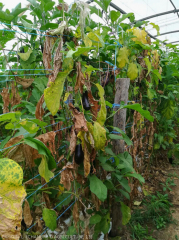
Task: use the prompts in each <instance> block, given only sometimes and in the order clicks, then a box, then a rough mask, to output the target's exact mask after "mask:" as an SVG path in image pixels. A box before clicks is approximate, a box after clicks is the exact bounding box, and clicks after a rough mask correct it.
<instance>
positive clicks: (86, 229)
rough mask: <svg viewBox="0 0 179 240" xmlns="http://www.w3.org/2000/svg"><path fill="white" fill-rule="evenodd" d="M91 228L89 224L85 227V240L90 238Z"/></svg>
mask: <svg viewBox="0 0 179 240" xmlns="http://www.w3.org/2000/svg"><path fill="white" fill-rule="evenodd" d="M89 234H90V233H89V228H88V226H87V227H86V228H85V231H84V238H83V240H90V236H89Z"/></svg>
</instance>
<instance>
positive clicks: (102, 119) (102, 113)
mask: <svg viewBox="0 0 179 240" xmlns="http://www.w3.org/2000/svg"><path fill="white" fill-rule="evenodd" d="M96 87H97V88H98V90H99V93H98V94H99V96H100V101H101V108H100V110H99V112H98V115H97V122H98V123H99V124H101V126H103V125H104V123H105V121H106V114H107V110H106V103H105V99H104V89H103V87H102V86H101V85H99V84H98V83H97V84H96Z"/></svg>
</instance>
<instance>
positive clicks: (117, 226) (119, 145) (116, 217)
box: [110, 78, 130, 237]
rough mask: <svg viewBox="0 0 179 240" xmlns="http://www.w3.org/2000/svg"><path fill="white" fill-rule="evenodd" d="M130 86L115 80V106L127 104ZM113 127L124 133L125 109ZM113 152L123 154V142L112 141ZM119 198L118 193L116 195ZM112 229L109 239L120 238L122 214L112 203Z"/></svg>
mask: <svg viewBox="0 0 179 240" xmlns="http://www.w3.org/2000/svg"><path fill="white" fill-rule="evenodd" d="M129 85H130V78H118V79H117V80H116V93H115V100H114V103H115V104H120V103H121V101H123V102H125V104H127V102H128V91H129ZM114 110H115V111H117V110H118V107H115V108H114ZM113 126H114V127H118V128H120V129H121V130H123V131H125V126H126V109H121V110H120V111H118V112H117V113H116V114H115V115H114V120H113ZM113 152H114V153H115V154H119V153H123V152H124V141H123V140H114V141H113ZM117 195H118V196H119V197H120V196H121V195H120V192H118V193H117ZM111 217H112V229H111V232H110V237H117V236H122V235H123V234H124V230H125V228H124V226H123V225H122V212H121V205H120V203H119V202H115V199H114V202H113V204H112V215H111Z"/></svg>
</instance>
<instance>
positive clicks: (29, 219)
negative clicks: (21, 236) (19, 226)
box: [23, 199, 33, 226]
mask: <svg viewBox="0 0 179 240" xmlns="http://www.w3.org/2000/svg"><path fill="white" fill-rule="evenodd" d="M23 213H24V222H25V224H26V225H27V226H30V225H31V224H32V220H33V218H32V215H31V212H30V206H29V203H28V201H27V200H26V199H25V204H24V212H23Z"/></svg>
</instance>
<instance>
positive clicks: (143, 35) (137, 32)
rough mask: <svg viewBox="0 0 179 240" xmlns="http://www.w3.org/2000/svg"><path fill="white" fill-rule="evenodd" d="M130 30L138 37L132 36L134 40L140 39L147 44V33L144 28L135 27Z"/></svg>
mask: <svg viewBox="0 0 179 240" xmlns="http://www.w3.org/2000/svg"><path fill="white" fill-rule="evenodd" d="M129 31H131V32H132V33H133V35H134V36H136V38H132V40H133V41H139V42H141V43H144V44H147V40H146V36H147V33H146V32H145V31H144V30H142V29H139V28H135V27H134V28H132V29H130V30H129Z"/></svg>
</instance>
